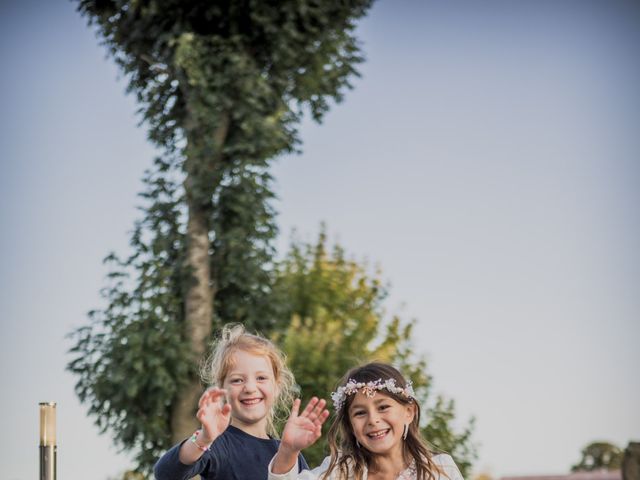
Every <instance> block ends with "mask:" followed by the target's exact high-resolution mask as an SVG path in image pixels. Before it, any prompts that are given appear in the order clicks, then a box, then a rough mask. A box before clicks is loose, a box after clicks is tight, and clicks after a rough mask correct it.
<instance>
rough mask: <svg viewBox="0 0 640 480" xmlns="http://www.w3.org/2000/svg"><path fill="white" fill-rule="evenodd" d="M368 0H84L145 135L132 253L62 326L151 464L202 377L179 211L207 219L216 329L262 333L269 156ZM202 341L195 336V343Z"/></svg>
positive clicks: (337, 77) (314, 106)
mask: <svg viewBox="0 0 640 480" xmlns="http://www.w3.org/2000/svg"><path fill="white" fill-rule="evenodd" d="M370 4H371V0H350V1H348V2H345V1H342V0H327V1H324V2H315V1H310V0H309V1H307V0H283V1H281V2H276V3H273V2H263V1H259V0H226V1H216V2H207V1H203V0H162V1H159V0H149V1H145V2H139V1H137V0H78V10H79V11H80V12H81V13H82V14H83V15H84V16H86V17H87V19H88V20H89V23H90V24H91V25H93V26H95V27H96V29H97V31H98V34H99V36H100V37H101V38H102V41H103V43H104V44H105V46H106V47H107V48H108V50H109V52H110V53H111V55H112V56H113V58H114V59H115V61H116V62H117V63H118V65H119V66H120V67H121V69H122V71H123V72H124V74H125V77H126V78H127V81H128V90H129V91H130V92H132V93H134V94H135V95H136V97H137V99H138V102H139V105H140V114H141V117H142V121H143V123H144V124H145V125H146V126H147V128H148V137H149V139H150V140H151V141H152V142H153V143H154V144H155V145H157V146H159V147H160V148H162V149H164V154H163V158H164V160H157V161H156V163H155V165H154V170H153V171H150V172H148V173H147V174H146V178H145V183H146V190H145V192H144V193H143V194H142V196H143V198H145V205H144V207H143V208H142V220H140V221H139V222H137V223H136V226H135V229H134V232H133V235H132V238H131V248H132V250H133V254H132V255H131V256H130V257H128V258H125V259H121V258H119V257H118V256H116V255H115V254H112V255H110V256H109V257H108V258H107V263H108V265H109V267H110V269H111V271H110V274H109V284H108V286H107V287H106V288H105V289H104V290H103V292H102V295H103V298H104V299H105V301H106V304H107V306H106V307H105V308H104V309H102V310H96V311H93V312H91V313H90V315H89V324H88V325H87V326H84V327H81V328H79V329H77V330H76V331H75V332H73V333H72V334H71V337H72V339H73V341H74V345H73V347H72V348H71V354H72V356H73V359H72V361H71V362H70V363H69V365H68V368H69V370H70V371H71V372H73V373H74V374H75V375H76V376H77V378H78V382H77V384H76V392H77V394H78V396H79V397H80V399H81V401H82V402H83V403H86V404H87V405H88V407H89V413H90V414H91V415H93V416H94V417H95V418H96V422H97V424H98V425H99V426H100V427H101V428H102V429H103V430H105V431H110V432H111V433H112V435H113V438H114V439H115V441H116V444H118V445H119V446H121V447H122V448H124V449H129V450H133V451H135V452H137V453H138V457H137V459H138V469H139V470H142V471H148V470H149V468H150V466H151V465H152V464H153V461H154V460H155V458H157V455H158V454H159V452H160V451H161V450H163V449H165V448H167V447H168V446H169V444H170V438H171V431H170V429H171V428H170V426H171V425H172V421H171V415H173V411H174V410H173V408H172V407H173V406H174V405H175V404H176V398H177V396H178V395H179V394H180V392H181V388H182V387H183V386H184V385H186V384H187V383H189V384H192V383H193V382H196V381H197V376H196V368H195V366H196V364H197V359H196V358H193V356H190V355H189V354H188V353H186V352H189V351H192V350H193V349H192V348H186V345H187V341H188V332H189V322H190V319H189V318H187V316H186V314H185V311H184V305H185V297H186V294H187V293H188V292H189V291H190V289H191V288H192V287H193V284H194V278H192V277H193V276H192V272H193V270H192V269H193V265H191V266H188V265H187V261H188V258H190V257H188V256H187V255H186V252H187V248H188V247H189V246H192V245H195V244H196V243H197V242H193V241H192V240H193V239H192V238H190V234H189V233H188V231H187V228H186V225H187V219H192V218H196V217H197V218H198V219H200V218H204V219H205V221H204V224H205V225H204V226H205V228H206V229H207V231H208V236H209V239H210V245H209V248H208V251H207V250H205V254H207V253H208V258H209V261H210V265H211V279H210V285H211V286H212V288H211V297H212V298H202V299H200V300H201V301H202V302H212V303H213V309H212V311H213V316H212V318H211V322H212V325H213V326H214V327H218V326H220V325H221V324H222V323H226V322H228V321H239V322H244V323H245V324H247V326H248V327H249V328H255V329H258V330H261V331H264V332H266V331H269V330H270V329H273V328H276V327H277V326H278V325H279V324H278V323H277V322H275V321H272V318H276V319H277V318H279V317H278V316H277V315H276V314H275V313H274V312H273V311H272V308H271V306H272V305H274V304H273V303H272V302H270V300H269V299H270V296H271V287H272V283H273V274H274V269H273V265H272V257H273V253H274V252H273V246H272V242H273V239H274V237H275V235H276V233H277V229H276V225H275V221H274V214H275V212H274V211H273V209H272V207H271V205H270V202H271V200H272V199H273V196H274V195H273V192H272V190H271V185H270V181H271V178H270V176H269V173H268V168H269V165H270V162H271V160H272V159H273V158H275V157H276V156H278V155H280V154H283V153H287V152H293V151H295V150H296V149H297V148H298V145H299V142H300V140H299V136H298V131H297V125H298V123H299V121H300V119H301V117H302V115H303V113H304V112H305V111H306V110H308V111H309V112H310V114H311V116H312V117H313V118H314V119H315V120H317V121H320V120H321V118H322V116H323V114H324V113H325V112H326V111H327V110H328V108H329V105H330V102H331V101H340V100H341V99H342V96H343V95H344V92H345V91H346V89H348V88H349V87H350V86H351V85H350V78H351V77H352V76H353V75H357V72H356V70H355V66H356V65H357V64H358V63H359V62H361V61H362V60H363V58H362V55H361V53H360V49H359V47H358V45H357V42H356V39H355V38H354V36H353V30H354V28H355V22H356V21H357V19H359V18H360V17H362V16H363V15H364V14H365V12H366V10H367V9H368V8H369V6H370ZM203 349H204V346H203Z"/></svg>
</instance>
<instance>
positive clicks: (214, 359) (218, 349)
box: [201, 324, 297, 436]
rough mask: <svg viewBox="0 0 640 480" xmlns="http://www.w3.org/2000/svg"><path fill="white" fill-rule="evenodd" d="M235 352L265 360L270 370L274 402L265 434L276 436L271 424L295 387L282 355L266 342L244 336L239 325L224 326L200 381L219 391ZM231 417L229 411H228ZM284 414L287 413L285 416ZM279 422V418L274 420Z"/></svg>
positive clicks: (284, 407)
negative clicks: (273, 383)
mask: <svg viewBox="0 0 640 480" xmlns="http://www.w3.org/2000/svg"><path fill="white" fill-rule="evenodd" d="M239 350H242V351H244V352H247V353H251V354H254V355H262V356H265V357H267V358H268V359H269V362H270V363H271V367H272V368H273V376H274V381H275V384H276V395H275V401H274V403H273V406H272V408H271V411H270V412H269V415H268V416H267V433H268V434H270V435H272V436H277V432H276V430H275V422H276V420H277V419H276V415H277V413H280V412H283V413H282V415H283V416H284V418H286V415H285V413H284V412H287V409H288V408H289V407H290V406H291V404H292V403H293V400H294V398H295V394H296V391H297V385H296V382H295V379H294V377H293V373H291V370H289V368H288V367H287V364H286V356H285V354H284V353H283V352H282V351H281V350H280V349H279V348H278V347H276V346H275V345H274V344H273V343H272V342H271V341H270V340H268V339H266V338H264V337H262V336H260V335H253V334H251V333H247V332H246V331H245V328H244V326H242V325H240V324H227V325H225V326H224V327H223V328H222V331H221V332H220V337H219V338H218V339H217V341H216V342H215V343H214V345H213V348H212V351H211V355H210V356H209V358H208V360H207V361H206V363H205V364H204V366H203V368H202V369H201V376H202V379H203V380H204V381H205V382H206V383H207V384H208V385H211V386H213V385H215V386H217V387H220V388H222V385H223V383H224V380H225V378H226V377H227V375H228V373H229V370H230V369H231V367H232V366H233V354H234V353H235V352H237V351H239ZM231 413H232V415H233V412H231ZM287 415H288V413H287ZM278 420H279V418H278Z"/></svg>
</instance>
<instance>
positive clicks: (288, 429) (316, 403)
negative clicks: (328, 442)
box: [282, 397, 329, 451]
mask: <svg viewBox="0 0 640 480" xmlns="http://www.w3.org/2000/svg"><path fill="white" fill-rule="evenodd" d="M326 404H327V402H326V401H325V400H318V399H317V398H316V397H313V398H312V399H311V400H310V401H309V403H308V404H307V406H306V407H305V409H304V410H303V411H302V413H300V414H298V410H299V409H300V399H297V400H295V401H294V402H293V407H292V408H291V415H290V416H289V420H287V423H286V425H285V426H284V431H283V432H282V444H283V445H284V446H285V448H288V449H290V450H295V451H300V450H302V449H304V448H307V447H308V446H310V445H313V443H314V442H315V441H316V440H318V438H320V435H322V424H323V423H324V422H325V420H326V419H327V418H328V417H329V411H328V410H326V409H325V406H326Z"/></svg>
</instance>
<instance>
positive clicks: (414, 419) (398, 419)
mask: <svg viewBox="0 0 640 480" xmlns="http://www.w3.org/2000/svg"><path fill="white" fill-rule="evenodd" d="M331 397H332V399H333V403H334V406H335V410H336V412H335V417H334V419H333V422H332V424H331V427H330V429H329V447H330V451H331V455H330V456H329V457H327V458H325V459H324V461H323V462H322V464H321V465H320V466H319V467H317V468H315V469H314V470H303V471H301V472H300V473H298V469H297V468H296V459H297V458H298V455H299V453H300V451H301V450H302V449H304V448H306V447H308V446H310V445H312V444H313V443H314V442H315V441H316V440H317V439H318V438H319V437H320V434H321V428H322V423H324V421H325V420H326V418H327V417H328V412H327V410H326V409H325V404H324V401H322V400H320V401H318V400H317V399H313V400H311V402H309V405H307V407H306V408H305V409H304V410H303V411H302V413H299V408H300V401H299V400H296V401H295V402H294V405H293V409H292V411H291V416H290V417H289V420H288V421H287V424H286V425H285V428H284V431H283V433H282V440H281V443H280V447H279V449H278V452H277V454H276V455H275V457H273V460H272V461H271V463H270V464H269V480H294V479H297V480H314V479H319V480H445V479H448V480H463V478H462V475H461V474H460V471H459V470H458V467H457V466H456V464H455V463H454V461H453V459H452V458H451V457H450V456H449V455H446V454H434V453H432V452H431V451H430V450H429V449H428V447H427V445H426V443H425V441H424V439H423V438H422V437H421V435H420V430H419V423H420V406H419V405H418V403H417V402H416V398H415V393H414V392H413V388H412V387H411V382H407V381H406V380H405V379H404V378H403V376H402V375H401V374H400V372H399V371H398V370H396V369H395V368H394V367H392V366H390V365H387V364H383V363H369V364H367V365H364V366H362V367H357V368H354V369H352V370H350V371H349V372H347V374H346V375H345V376H344V377H343V379H342V381H341V382H340V387H339V388H338V389H337V390H336V392H334V393H333V394H332V395H331Z"/></svg>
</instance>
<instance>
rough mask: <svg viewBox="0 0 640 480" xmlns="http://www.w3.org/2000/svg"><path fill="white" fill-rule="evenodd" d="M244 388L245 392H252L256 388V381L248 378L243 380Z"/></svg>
mask: <svg viewBox="0 0 640 480" xmlns="http://www.w3.org/2000/svg"><path fill="white" fill-rule="evenodd" d="M244 390H245V392H254V391H255V390H256V382H255V381H254V380H251V379H248V380H247V381H245V382H244Z"/></svg>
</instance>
